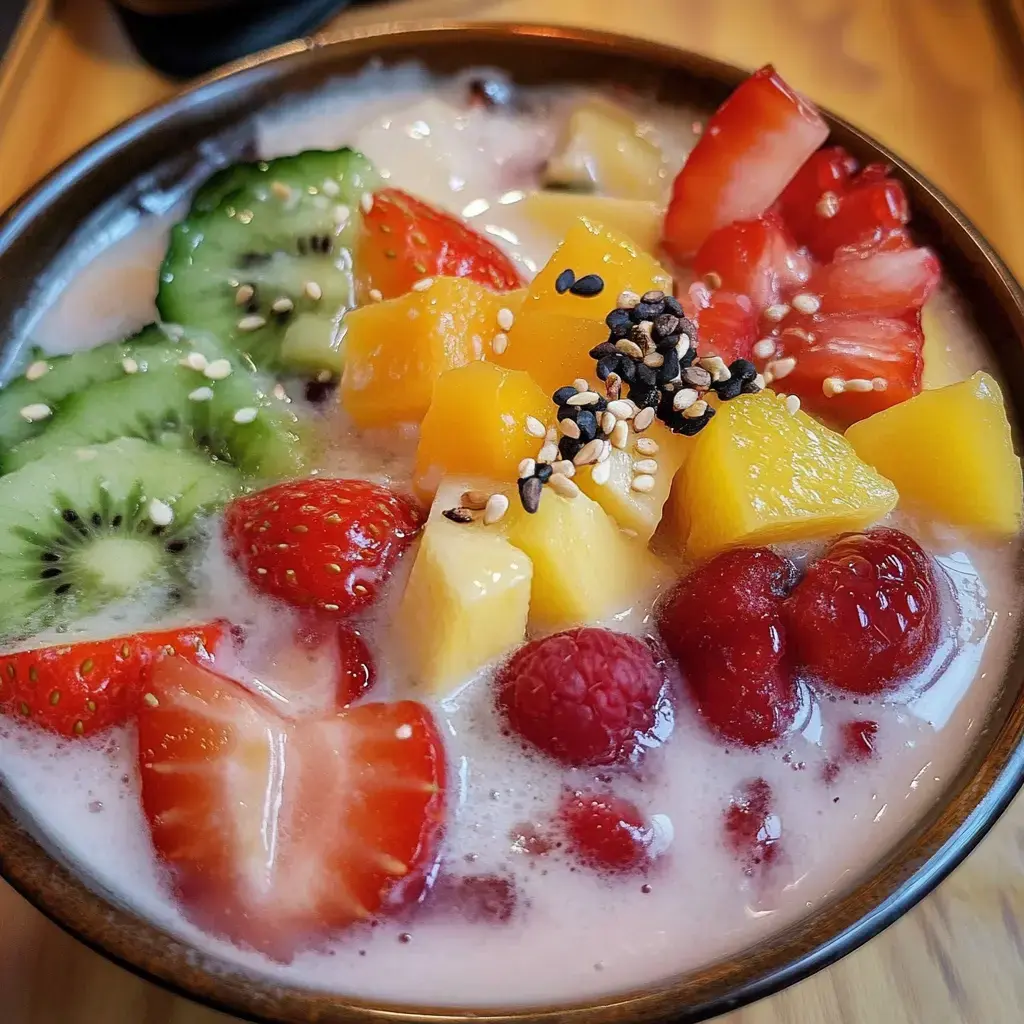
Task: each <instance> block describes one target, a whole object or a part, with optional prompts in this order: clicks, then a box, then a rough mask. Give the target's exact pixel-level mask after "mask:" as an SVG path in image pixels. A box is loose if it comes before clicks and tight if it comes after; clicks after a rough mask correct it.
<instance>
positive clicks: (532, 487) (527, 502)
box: [519, 476, 544, 514]
mask: <svg viewBox="0 0 1024 1024" xmlns="http://www.w3.org/2000/svg"><path fill="white" fill-rule="evenodd" d="M542 490H544V484H543V483H542V482H541V479H540V477H537V476H528V477H527V478H526V479H525V480H520V481H519V501H520V503H521V504H522V506H523V508H524V509H525V510H526V511H527V512H529V513H531V514H532V513H534V512H536V511H537V509H539V508H540V494H541V491H542Z"/></svg>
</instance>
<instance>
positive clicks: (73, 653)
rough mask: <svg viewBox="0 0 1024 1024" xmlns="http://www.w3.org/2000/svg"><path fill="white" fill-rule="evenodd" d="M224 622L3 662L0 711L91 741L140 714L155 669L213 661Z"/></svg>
mask: <svg viewBox="0 0 1024 1024" xmlns="http://www.w3.org/2000/svg"><path fill="white" fill-rule="evenodd" d="M226 629H227V626H226V624H225V623H222V622H214V623H209V624H207V625H202V626H189V627H186V628H183V629H170V630H165V631H162V632H157V633H141V634H138V635H135V636H120V637H112V638H110V639H107V640H88V641H83V642H81V643H75V644H61V645H60V646H58V647H44V648H42V649H40V650H34V651H19V652H18V653H16V654H8V655H5V656H3V657H2V658H0V713H2V714H5V715H10V716H12V717H14V716H18V717H21V718H26V719H29V720H30V721H32V722H33V723H34V724H35V725H38V726H40V727H41V728H43V729H47V730H48V731H50V732H55V733H58V734H59V735H61V736H70V737H75V736H92V735H93V734H95V733H98V732H102V731H103V730H104V729H109V728H111V727H112V726H115V725H123V724H124V723H125V722H127V721H128V720H129V719H130V718H131V717H132V716H133V715H134V714H135V711H136V707H137V705H138V701H139V695H140V693H141V692H142V690H143V689H144V688H145V686H146V684H147V683H148V681H149V677H150V674H151V673H152V670H153V666H154V665H155V664H156V663H157V662H159V661H160V660H161V659H163V658H164V657H166V656H168V655H178V656H179V657H181V658H184V659H187V660H189V661H192V662H195V663H197V664H209V663H212V662H213V652H214V651H215V649H216V647H217V645H218V643H219V642H220V641H221V639H222V638H223V636H224V633H225V632H226Z"/></svg>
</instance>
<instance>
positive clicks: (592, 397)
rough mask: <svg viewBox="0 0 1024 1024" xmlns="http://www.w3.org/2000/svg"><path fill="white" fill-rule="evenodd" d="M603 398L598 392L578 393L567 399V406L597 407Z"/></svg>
mask: <svg viewBox="0 0 1024 1024" xmlns="http://www.w3.org/2000/svg"><path fill="white" fill-rule="evenodd" d="M599 401H601V396H600V395H599V394H598V393H597V392H596V391H577V392H576V394H575V395H570V396H569V398H567V399H566V402H565V404H566V405H596V404H597V403H598V402H599Z"/></svg>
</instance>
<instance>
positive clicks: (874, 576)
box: [786, 528, 940, 695]
mask: <svg viewBox="0 0 1024 1024" xmlns="http://www.w3.org/2000/svg"><path fill="white" fill-rule="evenodd" d="M939 603H940V602H939V592H938V586H937V583H936V579H935V572H934V569H933V565H932V561H931V559H930V558H929V557H928V556H927V555H926V554H925V553H924V552H923V551H922V550H921V548H920V547H919V546H918V545H917V543H916V542H915V541H913V540H911V538H910V537H908V536H907V535H906V534H905V533H901V532H900V531H899V530H891V529H887V528H879V529H875V530H868V531H867V532H866V533H847V534H844V535H843V536H841V537H839V538H838V539H837V540H836V541H835V542H834V543H833V544H832V546H831V547H830V548H829V549H828V551H827V552H826V553H825V555H824V556H823V557H822V558H821V559H820V560H819V561H817V562H815V563H814V565H812V566H811V568H810V569H808V570H807V575H806V576H805V577H804V578H803V580H802V581H801V583H800V585H799V586H798V587H797V588H796V590H795V591H794V592H793V596H792V598H790V600H789V601H788V602H787V606H786V624H787V626H788V630H789V639H790V646H791V648H792V651H793V655H794V658H795V661H796V662H797V664H798V665H799V666H800V667H801V668H802V669H804V670H805V671H806V672H807V674H808V675H809V676H810V677H811V678H812V680H814V681H815V682H817V683H819V684H820V685H822V686H824V687H826V688H828V689H831V690H839V691H842V692H845V693H855V694H865V695H866V694H874V693H880V692H882V691H884V690H887V689H890V688H892V687H894V686H897V685H898V684H899V683H900V682H902V681H903V680H905V679H907V678H908V677H910V676H911V675H913V674H914V672H916V671H918V670H919V669H920V668H921V667H922V666H923V665H924V664H925V662H926V661H927V660H928V658H929V657H930V656H931V655H932V653H933V652H934V650H935V648H936V646H937V644H938V642H939Z"/></svg>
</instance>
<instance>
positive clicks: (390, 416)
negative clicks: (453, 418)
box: [341, 277, 524, 427]
mask: <svg viewBox="0 0 1024 1024" xmlns="http://www.w3.org/2000/svg"><path fill="white" fill-rule="evenodd" d="M523 294H524V293H523V292H511V293H507V294H503V295H498V294H496V293H495V292H492V291H489V290H488V289H486V288H484V287H483V285H479V284H477V283H476V282H475V281H469V280H466V279H464V278H457V277H438V278H436V279H435V280H434V283H433V285H432V286H431V287H430V288H428V289H427V290H426V291H414V292H409V293H408V294H406V295H402V296H400V297H399V298H397V299H390V300H389V301H387V302H374V303H371V304H370V305H367V306H361V307H360V308H359V309H354V310H352V311H351V312H350V313H348V315H347V316H346V317H345V320H344V324H343V326H344V328H345V372H344V375H343V376H342V381H341V400H342V403H343V404H344V406H345V408H346V409H347V410H348V412H349V415H351V417H352V419H353V420H354V421H355V423H356V425H357V426H359V427H381V426H390V425H393V424H397V423H418V422H419V421H420V420H421V419H423V416H424V414H425V413H426V411H427V408H428V407H429V405H430V399H431V397H432V395H433V392H434V384H435V382H436V381H437V378H438V377H440V376H441V374H442V373H444V371H445V370H450V369H452V368H453V367H456V366H464V365H465V364H466V363H469V362H472V361H473V360H475V359H481V358H482V357H483V356H484V355H485V354H486V353H487V352H488V351H490V345H491V340H492V339H493V337H494V335H495V334H497V333H498V332H499V330H500V328H499V326H498V322H497V316H498V311H499V310H500V309H502V308H503V307H508V308H510V309H512V310H513V312H514V311H515V309H516V308H517V306H518V304H519V302H520V301H521V300H522V296H523Z"/></svg>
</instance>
